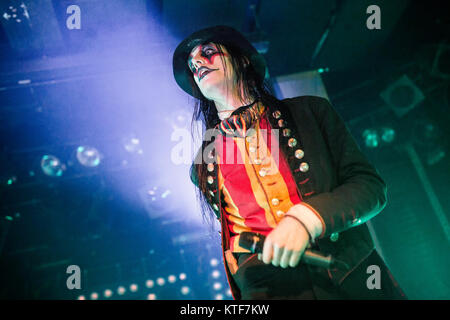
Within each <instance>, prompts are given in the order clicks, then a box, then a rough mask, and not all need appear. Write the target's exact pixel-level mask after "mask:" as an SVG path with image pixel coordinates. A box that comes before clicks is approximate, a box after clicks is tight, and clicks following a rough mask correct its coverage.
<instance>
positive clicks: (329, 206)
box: [304, 97, 387, 238]
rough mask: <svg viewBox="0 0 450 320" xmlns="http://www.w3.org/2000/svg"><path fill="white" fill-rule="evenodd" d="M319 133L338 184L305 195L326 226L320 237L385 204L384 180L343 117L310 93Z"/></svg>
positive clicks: (356, 222) (355, 222) (369, 215)
mask: <svg viewBox="0 0 450 320" xmlns="http://www.w3.org/2000/svg"><path fill="white" fill-rule="evenodd" d="M310 107H311V109H312V112H313V113H314V114H315V115H316V117H317V119H318V122H319V125H320V129H321V132H322V135H323V137H324V139H325V141H326V143H327V145H328V147H329V150H330V153H331V157H332V161H333V163H334V165H335V170H336V172H337V182H338V183H337V186H336V187H335V188H334V189H333V190H331V191H330V192H324V193H320V194H317V195H314V196H312V197H310V198H308V199H306V200H305V201H304V202H305V205H306V206H308V207H309V208H310V209H311V210H313V211H315V212H316V214H318V215H319V216H320V217H321V218H322V219H323V222H324V225H325V228H323V229H324V230H322V234H321V235H320V237H319V238H323V237H325V236H329V235H330V234H332V233H335V232H340V231H344V230H346V229H349V228H351V227H355V226H357V225H360V224H362V223H365V222H366V221H367V220H369V219H371V218H372V217H374V216H375V215H377V214H378V213H379V212H380V211H381V210H383V208H384V207H385V205H386V192H387V188H386V184H385V182H384V181H383V180H382V178H381V177H380V176H379V174H378V172H377V170H376V169H375V168H374V167H373V166H372V165H371V164H370V163H369V162H368V160H367V158H366V157H365V156H364V154H363V153H362V152H361V150H360V148H359V146H358V145H357V143H356V141H355V139H354V138H353V137H352V135H351V134H350V132H349V130H348V128H347V127H346V125H345V123H344V122H343V120H342V118H341V117H340V116H339V115H338V114H337V112H336V111H335V110H334V108H333V107H332V106H331V105H330V103H329V102H328V100H326V99H324V98H320V97H312V99H311V100H310Z"/></svg>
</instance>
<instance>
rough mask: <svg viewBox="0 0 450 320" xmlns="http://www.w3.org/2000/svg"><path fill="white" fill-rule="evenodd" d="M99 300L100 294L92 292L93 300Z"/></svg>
mask: <svg viewBox="0 0 450 320" xmlns="http://www.w3.org/2000/svg"><path fill="white" fill-rule="evenodd" d="M97 299H98V293H97V292H92V293H91V300H97Z"/></svg>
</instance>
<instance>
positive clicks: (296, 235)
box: [258, 216, 309, 268]
mask: <svg viewBox="0 0 450 320" xmlns="http://www.w3.org/2000/svg"><path fill="white" fill-rule="evenodd" d="M308 244H309V234H308V231H307V230H306V229H305V227H304V226H303V225H302V224H301V223H300V222H298V221H296V219H294V218H291V217H289V216H286V217H284V218H283V219H281V221H280V223H279V224H278V225H277V226H276V228H275V229H273V230H272V231H271V232H270V233H269V234H268V235H267V237H266V240H265V241H264V247H263V252H262V256H261V255H258V258H259V259H261V257H262V261H263V262H264V263H266V264H269V263H272V264H273V265H274V266H276V267H277V266H280V267H282V268H287V266H290V267H296V266H297V265H298V263H299V262H300V258H301V257H302V255H303V252H304V251H305V249H306V247H307V246H308Z"/></svg>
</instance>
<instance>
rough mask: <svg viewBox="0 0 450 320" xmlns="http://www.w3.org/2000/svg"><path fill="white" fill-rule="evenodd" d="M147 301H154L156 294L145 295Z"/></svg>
mask: <svg viewBox="0 0 450 320" xmlns="http://www.w3.org/2000/svg"><path fill="white" fill-rule="evenodd" d="M147 300H156V294H154V293H149V294H148V295H147Z"/></svg>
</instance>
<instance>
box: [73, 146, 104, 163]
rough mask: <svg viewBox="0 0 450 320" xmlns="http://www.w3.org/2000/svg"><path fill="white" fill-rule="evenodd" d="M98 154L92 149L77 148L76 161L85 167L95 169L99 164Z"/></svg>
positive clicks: (85, 147) (99, 156)
mask: <svg viewBox="0 0 450 320" xmlns="http://www.w3.org/2000/svg"><path fill="white" fill-rule="evenodd" d="M100 158H101V155H100V152H98V150H97V149H95V148H93V147H87V146H79V147H78V148H77V159H78V161H79V162H80V163H81V164H82V165H83V166H85V167H96V166H98V165H99V164H100Z"/></svg>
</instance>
